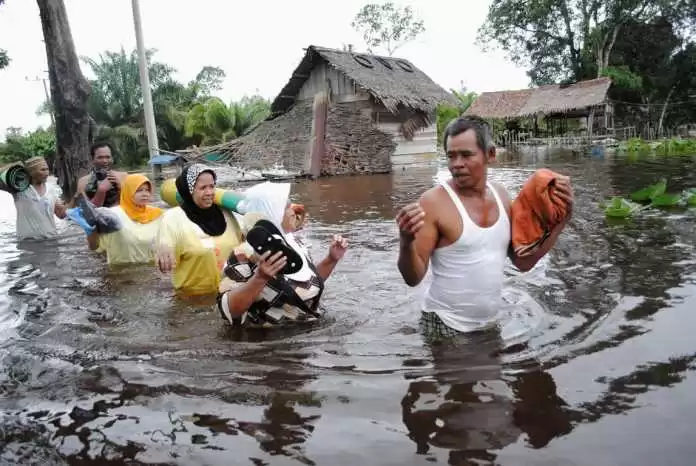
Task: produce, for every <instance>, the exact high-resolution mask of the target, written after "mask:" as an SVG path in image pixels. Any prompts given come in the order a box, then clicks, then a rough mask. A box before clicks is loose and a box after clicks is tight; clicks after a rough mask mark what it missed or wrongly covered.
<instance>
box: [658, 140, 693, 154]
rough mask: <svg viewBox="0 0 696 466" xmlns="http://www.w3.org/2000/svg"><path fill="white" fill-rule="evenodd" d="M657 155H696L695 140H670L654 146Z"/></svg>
mask: <svg viewBox="0 0 696 466" xmlns="http://www.w3.org/2000/svg"><path fill="white" fill-rule="evenodd" d="M655 153H656V154H658V155H692V154H696V140H694V139H678V138H672V139H667V140H665V141H662V142H660V143H659V144H658V145H657V146H655Z"/></svg>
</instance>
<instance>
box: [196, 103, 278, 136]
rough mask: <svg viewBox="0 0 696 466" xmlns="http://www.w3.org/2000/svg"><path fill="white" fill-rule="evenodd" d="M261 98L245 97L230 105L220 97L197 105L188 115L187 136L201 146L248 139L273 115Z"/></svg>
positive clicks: (269, 106) (268, 104)
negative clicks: (249, 134) (238, 138)
mask: <svg viewBox="0 0 696 466" xmlns="http://www.w3.org/2000/svg"><path fill="white" fill-rule="evenodd" d="M270 108H271V103H270V101H269V100H267V99H264V98H263V97H261V96H258V95H255V96H252V97H244V98H242V99H241V100H240V101H239V102H232V103H231V104H230V105H229V106H228V105H227V104H225V102H223V101H222V100H221V99H220V98H218V97H210V98H208V99H206V100H204V101H203V102H199V103H197V104H195V105H194V106H193V107H192V108H191V110H189V112H188V114H187V116H186V135H187V136H189V137H191V138H192V139H194V140H195V142H196V144H198V145H212V144H219V143H222V142H225V141H228V140H230V139H234V138H236V137H239V136H244V135H245V134H247V133H248V132H249V131H250V130H251V129H253V128H254V127H255V126H256V125H257V124H258V123H260V122H261V121H263V120H264V119H266V117H267V116H268V115H269V113H270Z"/></svg>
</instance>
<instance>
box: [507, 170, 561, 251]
mask: <svg viewBox="0 0 696 466" xmlns="http://www.w3.org/2000/svg"><path fill="white" fill-rule="evenodd" d="M561 176H562V175H560V174H558V173H555V172H553V171H551V170H548V169H546V168H542V169H539V170H537V171H536V172H534V174H532V176H530V177H529V179H528V180H527V181H526V182H525V184H524V186H523V187H522V190H521V191H520V193H519V195H518V196H517V198H516V199H515V201H514V202H513V203H512V211H511V213H510V217H511V219H512V247H513V249H514V251H515V253H516V254H517V256H519V257H524V256H528V255H530V254H532V253H533V252H534V250H535V249H536V248H537V247H539V246H541V244H543V242H544V241H546V239H547V238H548V237H549V235H550V234H551V231H552V230H553V229H554V228H555V227H556V226H558V225H559V224H560V223H561V222H563V220H565V218H566V217H567V216H568V206H567V205H566V203H565V202H564V201H563V200H561V199H560V198H559V197H558V196H556V193H555V191H556V180H557V179H558V178H559V177H561Z"/></svg>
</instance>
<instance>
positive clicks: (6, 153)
mask: <svg viewBox="0 0 696 466" xmlns="http://www.w3.org/2000/svg"><path fill="white" fill-rule="evenodd" d="M55 154H56V136H55V132H54V131H53V129H52V128H50V129H43V128H39V129H37V130H36V131H32V132H30V133H23V132H22V130H21V129H20V128H9V129H8V130H7V133H6V135H5V142H4V143H0V163H3V164H4V163H10V162H21V161H24V160H26V159H28V158H30V157H35V156H39V157H44V158H46V159H47V160H48V161H49V162H50V161H52V160H53V159H54V158H55Z"/></svg>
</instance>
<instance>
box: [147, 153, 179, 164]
mask: <svg viewBox="0 0 696 466" xmlns="http://www.w3.org/2000/svg"><path fill="white" fill-rule="evenodd" d="M180 158H181V157H180V156H178V155H165V154H160V155H156V156H154V157H152V158H151V159H150V165H167V164H169V163H172V162H176V161H177V160H178V159H180Z"/></svg>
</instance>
